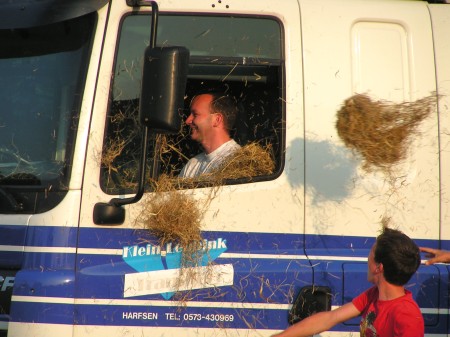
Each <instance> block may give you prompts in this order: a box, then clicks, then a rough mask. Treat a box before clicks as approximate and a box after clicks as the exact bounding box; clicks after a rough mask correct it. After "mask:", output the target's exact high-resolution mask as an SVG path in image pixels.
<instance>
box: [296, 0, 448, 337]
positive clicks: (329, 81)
mask: <svg viewBox="0 0 450 337" xmlns="http://www.w3.org/2000/svg"><path fill="white" fill-rule="evenodd" d="M301 12H302V33H303V46H304V49H303V60H304V69H305V129H306V132H305V135H306V136H305V158H306V163H305V186H306V196H305V209H306V213H305V237H306V253H307V255H308V256H309V258H310V259H311V262H312V265H313V266H314V283H315V284H316V285H321V286H328V287H330V289H331V292H332V299H333V306H340V305H342V304H344V303H346V302H349V301H351V299H352V298H353V297H355V296H356V295H357V294H359V293H360V292H362V291H363V290H365V289H367V288H368V287H369V286H370V284H368V282H367V281H366V268H367V267H366V261H367V255H368V253H369V250H370V248H371V246H372V244H373V242H374V238H375V237H376V236H377V235H378V233H379V231H380V229H381V222H382V221H387V220H389V221H390V224H391V226H393V227H394V228H399V229H400V230H402V231H403V232H405V233H406V234H407V235H409V236H410V237H412V238H413V239H415V240H416V242H417V243H418V244H419V245H427V244H433V240H436V239H437V238H438V237H439V226H440V223H439V222H440V208H439V207H440V206H439V203H440V185H439V184H440V182H439V149H438V119H437V113H436V106H435V103H436V102H434V103H433V104H434V106H433V113H431V114H430V116H429V117H428V118H427V119H425V120H424V121H422V122H421V123H420V125H419V126H418V130H417V133H415V134H414V135H413V136H412V137H411V138H410V143H409V144H408V150H407V156H406V158H405V159H404V160H402V161H400V162H399V163H396V164H394V165H392V166H390V167H389V169H391V171H389V173H386V170H383V169H380V167H379V166H378V167H377V166H370V167H369V168H368V167H367V165H366V166H364V164H367V162H366V161H364V160H365V158H364V157H362V156H361V155H360V153H358V152H356V151H352V150H351V149H349V148H347V147H346V146H345V145H344V142H343V141H342V139H341V138H340V136H339V135H338V130H337V112H338V111H339V110H340V109H341V108H342V107H343V105H344V102H345V101H346V100H347V99H349V98H350V97H351V96H353V95H355V94H365V95H366V96H368V97H370V98H371V99H372V100H373V101H375V102H378V101H382V102H384V103H389V102H391V103H392V104H394V103H399V102H405V101H406V102H417V100H419V99H421V98H424V97H425V98H426V97H429V96H430V95H432V94H433V93H434V92H435V91H436V81H435V76H434V74H435V64H434V55H433V43H432V31H431V22H430V16H429V13H428V9H427V4H426V3H422V2H410V1H405V2H396V1H391V2H384V3H372V2H365V1H351V2H346V3H339V4H338V3H336V2H334V1H320V2H317V1H301ZM319 15H320V17H321V20H320V22H321V23H320V25H319V24H317V22H318V21H317V18H318V16H319ZM366 116H368V117H367V118H369V117H370V116H369V114H367V115H366ZM359 132H364V131H363V128H362V127H361V129H360V131H359ZM386 150H388V149H387V148H386ZM383 219H384V220H383ZM434 244H435V241H434ZM446 273H447V271H446V270H444V269H441V268H438V267H425V266H421V267H420V268H419V271H418V272H417V273H416V275H415V276H413V279H411V281H410V284H409V285H408V286H407V288H408V289H410V290H411V291H412V292H413V295H414V297H415V299H416V300H417V301H418V303H419V305H420V307H421V310H422V313H423V314H424V318H425V325H426V332H427V333H441V334H442V333H446V332H447V322H446V319H445V317H444V315H442V313H444V312H445V311H446V310H445V308H446V307H447V302H446V299H445V298H446V297H447V290H446V289H447V286H446V284H447V283H446V282H447V281H445V282H443V280H447V276H446V275H445V274H446ZM358 325H359V320H352V321H350V322H346V323H345V324H342V325H340V326H338V327H337V328H336V329H337V330H339V331H358V329H359V328H358Z"/></svg>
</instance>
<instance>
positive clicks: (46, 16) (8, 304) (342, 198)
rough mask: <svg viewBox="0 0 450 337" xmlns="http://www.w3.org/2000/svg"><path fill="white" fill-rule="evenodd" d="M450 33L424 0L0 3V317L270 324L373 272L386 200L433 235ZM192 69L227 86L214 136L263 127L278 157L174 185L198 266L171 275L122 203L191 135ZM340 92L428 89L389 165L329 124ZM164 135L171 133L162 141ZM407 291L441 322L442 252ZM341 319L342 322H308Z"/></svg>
mask: <svg viewBox="0 0 450 337" xmlns="http://www.w3.org/2000/svg"><path fill="white" fill-rule="evenodd" d="M448 32H450V5H449V4H445V3H432V2H431V1H430V2H426V1H414V0H282V1H281V0H280V1H269V0H245V1H243V0H196V1H191V2H186V1H182V0H159V1H157V2H151V1H140V0H95V1H94V0H82V1H70V0H60V1H58V2H54V1H50V0H39V1H38V0H29V1H22V0H16V1H14V2H13V3H12V2H2V3H0V41H1V45H2V48H1V49H0V73H1V76H0V102H1V106H0V233H1V235H0V294H1V299H0V329H1V330H2V333H3V335H4V336H6V335H7V336H9V337H31V336H36V337H37V336H47V337H61V336H73V337H82V336H90V337H93V336H99V337H100V336H110V337H124V336H146V337H150V336H151V337H154V336H228V337H230V336H249V335H253V334H256V335H260V336H270V335H272V334H274V333H275V332H277V331H280V330H282V329H285V328H286V327H287V326H289V324H292V323H293V322H295V321H298V320H301V319H303V318H305V317H307V316H308V315H310V314H311V313H313V312H317V311H323V310H331V309H333V308H336V307H339V306H341V305H343V304H344V303H347V302H349V301H351V299H352V298H353V297H355V296H356V295H357V294H359V293H360V292H362V291H364V290H365V289H367V288H368V287H369V286H370V284H369V283H368V282H367V279H366V270H367V256H368V253H369V251H370V248H371V246H372V244H373V243H374V240H375V238H376V236H377V235H378V233H379V231H380V229H381V225H380V221H381V220H382V219H384V218H386V217H388V218H390V219H391V221H392V224H394V226H395V227H396V228H399V229H400V230H402V231H403V232H404V233H406V234H407V235H408V236H410V237H411V238H413V239H414V240H415V242H416V243H417V244H418V245H420V246H428V247H434V248H442V249H450V204H449V203H450V201H449V197H448V195H449V194H450V175H449V174H447V172H449V170H450V129H449V126H450V115H449V107H450V98H449V94H450V40H449V39H448ZM154 53H157V54H154ZM155 55H158V56H155ZM154 59H161V63H152V61H153V60H154ZM211 87H214V88H221V89H222V90H225V91H227V92H228V93H230V94H232V95H233V96H234V97H236V99H237V100H238V102H239V116H238V119H237V123H236V126H235V130H234V131H233V138H234V139H235V140H236V141H237V142H238V143H239V144H240V145H242V146H245V145H246V144H249V143H254V142H257V143H258V144H262V145H269V146H270V148H271V149H272V150H271V151H272V157H273V160H274V162H275V170H274V171H273V173H271V174H269V175H262V176H257V177H253V178H252V179H230V180H227V181H226V183H225V184H224V185H223V186H220V189H217V187H216V186H209V185H208V184H199V185H198V187H192V186H180V188H179V190H178V191H179V192H180V193H188V194H189V195H190V196H192V197H193V198H194V199H195V200H197V202H198V204H199V205H206V208H205V210H204V214H203V217H202V219H201V234H202V242H203V246H202V248H201V249H199V251H200V253H201V254H203V255H202V259H201V260H200V262H199V263H198V264H197V265H195V266H191V267H188V269H189V268H191V269H192V270H195V271H198V272H201V273H206V274H207V275H209V276H205V280H204V281H203V282H194V281H192V282H186V283H185V284H182V285H180V284H176V283H177V278H178V277H179V273H180V270H181V269H182V262H181V255H182V251H183V247H181V246H180V245H179V244H178V243H177V242H164V243H163V244H161V242H160V241H159V240H158V238H157V237H156V236H155V235H154V234H152V233H151V231H149V230H148V229H146V228H145V226H143V225H142V223H140V221H139V218H140V214H141V212H142V209H143V208H145V205H146V203H147V202H148V200H151V196H152V195H154V193H155V191H154V190H153V189H152V188H151V186H149V184H148V177H149V176H150V177H151V178H154V179H157V178H158V177H159V176H161V175H162V174H171V175H173V176H176V175H177V174H178V173H179V171H180V170H181V168H182V167H183V165H184V164H185V163H186V161H187V159H188V158H190V157H192V156H193V155H195V154H197V153H198V152H200V151H201V148H199V146H198V144H196V143H195V142H193V141H192V140H191V139H190V138H189V136H188V135H186V129H185V126H182V121H183V119H185V118H186V116H187V115H186V112H185V110H186V109H188V108H189V102H190V100H191V98H192V97H193V96H194V95H195V94H196V93H197V92H199V91H202V90H205V89H208V88H211ZM355 94H365V95H367V96H369V97H371V98H372V99H373V100H375V101H383V102H391V103H392V104H396V103H402V102H415V101H417V100H419V99H421V98H424V97H430V96H431V97H435V98H436V104H434V105H433V107H432V113H431V114H430V116H429V117H428V118H426V119H425V120H424V121H423V122H422V123H421V124H420V125H419V127H418V132H417V134H416V135H415V136H414V137H413V138H411V140H410V143H409V144H408V145H409V146H408V151H407V156H406V157H405V159H404V160H403V161H401V162H400V163H398V164H396V166H395V170H394V171H393V172H394V173H395V174H394V175H392V176H387V175H386V174H385V173H384V172H383V171H380V170H372V171H370V170H369V171H368V170H366V169H365V167H364V162H363V160H362V158H361V157H360V156H358V154H356V153H354V152H353V151H352V150H351V149H349V148H347V147H346V146H345V144H344V142H343V141H342V139H341V138H340V137H339V135H338V131H337V129H336V118H337V112H338V111H339V110H340V109H341V107H342V106H343V104H344V102H345V101H346V100H347V99H349V98H350V97H352V96H353V95H355ZM174 102H175V103H174ZM162 134H164V135H165V137H167V139H169V140H170V141H171V142H172V144H177V146H178V150H177V151H175V150H173V151H166V152H164V153H163V154H162V155H160V153H161V152H160V148H161V146H162V145H161V137H160V135H162ZM211 195H213V196H214V197H211ZM189 225H190V224H189V223H186V226H189ZM208 273H209V274H208ZM206 274H205V275H206ZM407 289H409V290H410V291H411V292H412V293H413V296H414V299H415V300H416V301H417V302H418V304H419V306H420V308H421V311H422V314H423V316H424V321H425V332H426V336H448V335H449V331H450V330H449V329H450V323H449V319H448V317H449V315H448V314H449V312H448V311H449V268H448V266H447V265H444V264H439V265H433V266H425V265H422V266H420V268H419V270H418V271H417V273H416V274H415V275H414V276H413V278H412V279H411V281H410V282H409V283H408V285H407ZM180 299H181V300H180ZM358 333H359V320H358V319H354V320H351V321H348V322H345V323H343V324H339V325H337V326H336V327H334V328H333V330H332V331H329V332H325V333H322V334H321V335H320V336H348V335H350V334H358Z"/></svg>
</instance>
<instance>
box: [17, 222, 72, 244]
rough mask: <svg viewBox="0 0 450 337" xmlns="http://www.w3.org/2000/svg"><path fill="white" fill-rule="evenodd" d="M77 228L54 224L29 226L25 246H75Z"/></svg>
mask: <svg viewBox="0 0 450 337" xmlns="http://www.w3.org/2000/svg"><path fill="white" fill-rule="evenodd" d="M77 234H78V228H76V227H75V228H74V227H55V226H30V227H29V228H28V233H27V239H26V242H25V245H26V246H31V247H76V245H77Z"/></svg>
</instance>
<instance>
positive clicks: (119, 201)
mask: <svg viewBox="0 0 450 337" xmlns="http://www.w3.org/2000/svg"><path fill="white" fill-rule="evenodd" d="M151 4H152V22H151V32H150V47H151V48H155V46H156V33H157V27H158V13H159V9H158V4H157V3H156V1H152V2H151ZM143 133H144V134H143V136H142V144H141V150H142V153H141V159H140V162H139V182H138V187H137V192H136V195H135V196H134V197H130V198H112V199H111V200H110V201H109V203H110V204H111V205H114V206H116V207H120V206H123V205H128V204H134V203H136V202H138V201H139V200H141V198H142V196H143V195H144V190H145V169H146V163H147V148H148V134H149V128H148V126H146V125H145V126H144V132H143ZM153 166H155V165H153ZM153 175H154V169H153V172H152V176H153Z"/></svg>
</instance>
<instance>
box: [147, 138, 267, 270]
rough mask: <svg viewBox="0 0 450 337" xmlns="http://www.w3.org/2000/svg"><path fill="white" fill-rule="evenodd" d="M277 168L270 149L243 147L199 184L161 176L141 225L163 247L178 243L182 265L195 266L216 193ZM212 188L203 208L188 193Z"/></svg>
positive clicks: (203, 177) (155, 185)
mask: <svg viewBox="0 0 450 337" xmlns="http://www.w3.org/2000/svg"><path fill="white" fill-rule="evenodd" d="M274 169H275V164H274V160H273V158H272V155H271V148H270V146H266V147H262V146H260V145H258V144H255V143H252V144H248V145H246V146H243V147H242V148H241V149H239V150H238V151H236V152H235V153H234V154H233V155H231V156H229V157H227V158H226V160H225V161H224V163H223V165H221V166H220V167H219V168H218V169H217V170H215V171H214V172H212V173H210V174H207V175H204V176H202V177H201V178H199V179H197V180H192V179H179V178H177V177H171V176H169V175H161V176H160V177H159V178H158V180H157V181H154V182H153V183H152V187H153V191H154V193H151V194H149V195H148V196H147V199H146V201H145V202H144V208H143V210H142V212H141V216H140V218H139V222H141V223H143V224H144V227H145V228H146V229H147V230H148V231H149V232H150V233H151V234H153V235H155V236H156V237H157V238H158V240H159V243H160V244H161V245H163V244H165V243H168V242H176V243H178V244H180V246H181V247H183V259H184V261H183V265H185V266H192V265H196V263H195V261H193V259H195V258H196V256H198V255H197V254H196V252H197V251H198V249H199V247H201V243H202V236H201V221H202V219H203V215H204V212H205V210H206V208H207V206H208V205H209V203H210V201H211V200H212V199H213V198H214V196H215V193H216V192H217V189H218V188H220V187H221V186H222V185H223V184H224V183H225V181H226V180H227V179H237V178H247V179H251V178H252V177H255V176H260V175H266V174H271V173H273V172H274ZM205 183H206V184H207V186H211V187H212V188H211V192H210V195H209V196H208V197H207V200H206V201H205V200H203V201H202V203H201V204H200V203H199V202H198V201H197V200H195V199H194V197H193V196H192V195H191V194H190V191H188V190H182V189H180V187H182V188H194V187H196V186H205Z"/></svg>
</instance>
